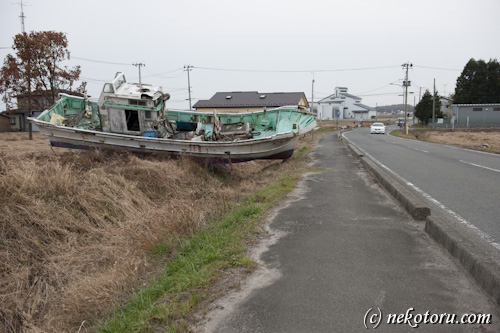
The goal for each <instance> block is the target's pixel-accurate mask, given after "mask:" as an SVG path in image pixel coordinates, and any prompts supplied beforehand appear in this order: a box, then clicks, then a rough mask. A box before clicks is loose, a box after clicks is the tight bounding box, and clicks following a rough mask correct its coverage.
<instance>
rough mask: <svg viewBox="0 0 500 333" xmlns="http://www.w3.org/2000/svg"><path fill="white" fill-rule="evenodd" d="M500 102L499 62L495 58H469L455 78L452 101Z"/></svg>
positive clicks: (458, 102) (471, 102) (463, 102)
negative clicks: (455, 83)
mask: <svg viewBox="0 0 500 333" xmlns="http://www.w3.org/2000/svg"><path fill="white" fill-rule="evenodd" d="M499 102H500V64H499V63H498V61H497V60H496V59H493V60H492V59H490V61H489V62H488V63H486V62H485V61H484V60H478V61H476V60H475V59H470V60H469V62H468V63H467V64H466V65H465V67H464V70H463V71H462V74H461V75H460V76H459V77H458V79H457V85H456V88H455V98H454V103H456V104H485V103H499Z"/></svg>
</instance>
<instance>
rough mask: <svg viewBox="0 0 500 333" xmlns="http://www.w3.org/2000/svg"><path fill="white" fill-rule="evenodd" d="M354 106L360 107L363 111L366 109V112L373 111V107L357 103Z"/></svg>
mask: <svg viewBox="0 0 500 333" xmlns="http://www.w3.org/2000/svg"><path fill="white" fill-rule="evenodd" d="M354 105H356V106H359V107H360V108H363V109H366V110H373V108H372V107H370V106H368V105H364V104H361V103H356V104H354Z"/></svg>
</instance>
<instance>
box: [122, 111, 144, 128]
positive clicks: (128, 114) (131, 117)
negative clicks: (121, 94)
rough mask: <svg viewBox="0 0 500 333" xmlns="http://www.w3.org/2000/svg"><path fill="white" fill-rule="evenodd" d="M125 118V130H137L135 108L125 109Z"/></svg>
mask: <svg viewBox="0 0 500 333" xmlns="http://www.w3.org/2000/svg"><path fill="white" fill-rule="evenodd" d="M125 118H126V120H127V130H129V131H135V132H139V131H140V130H141V128H140V126H139V114H138V113H137V111H135V110H125Z"/></svg>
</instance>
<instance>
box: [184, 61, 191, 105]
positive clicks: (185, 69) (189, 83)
mask: <svg viewBox="0 0 500 333" xmlns="http://www.w3.org/2000/svg"><path fill="white" fill-rule="evenodd" d="M192 68H193V66H191V65H186V66H184V71H186V72H187V75H188V94H189V110H191V81H190V79H189V72H191V71H192Z"/></svg>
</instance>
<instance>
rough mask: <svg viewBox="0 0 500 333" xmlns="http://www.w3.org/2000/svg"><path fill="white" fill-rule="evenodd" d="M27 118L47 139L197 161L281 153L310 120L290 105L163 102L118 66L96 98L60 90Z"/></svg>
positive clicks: (285, 154) (158, 91) (156, 90)
mask: <svg viewBox="0 0 500 333" xmlns="http://www.w3.org/2000/svg"><path fill="white" fill-rule="evenodd" d="M59 96H60V99H59V100H58V101H57V102H56V104H55V105H54V106H53V107H51V108H50V109H48V110H45V111H44V112H43V113H42V114H40V115H39V116H38V117H37V118H29V120H30V121H32V122H33V123H34V124H36V125H37V126H38V128H39V129H40V132H41V133H43V134H45V135H47V136H48V137H49V141H50V144H51V145H52V146H55V147H65V148H76V149H111V150H127V151H132V152H138V153H169V154H174V155H187V156H189V157H192V158H194V159H196V160H197V161H200V162H203V163H235V162H244V161H250V160H255V159H287V158H289V157H291V156H292V154H293V151H294V149H295V146H296V143H297V140H298V138H299V135H301V134H305V133H307V132H309V131H311V130H313V129H314V128H315V127H316V121H315V119H314V116H313V115H312V114H311V113H309V112H306V111H304V110H300V109H298V108H297V107H293V106H292V107H280V108H276V109H270V110H265V109H264V110H262V111H253V112H245V113H240V112H238V113H217V112H216V111H214V112H200V111H198V112H197V111H179V110H170V109H167V107H166V103H165V102H166V101H167V100H168V98H169V95H168V94H166V93H164V92H163V88H162V87H160V86H153V85H149V84H139V83H129V82H127V81H126V79H125V75H124V74H123V73H117V74H116V76H115V79H114V80H113V81H112V82H110V83H106V84H105V85H104V87H103V90H102V92H101V95H100V97H99V100H98V101H97V102H95V101H90V100H89V99H88V98H86V97H79V96H73V95H68V94H60V95H59Z"/></svg>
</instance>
